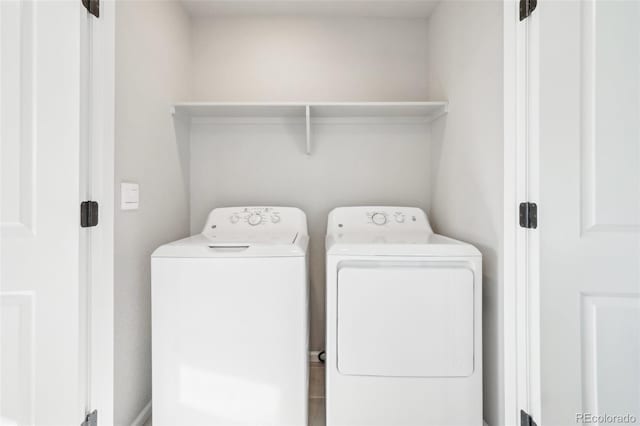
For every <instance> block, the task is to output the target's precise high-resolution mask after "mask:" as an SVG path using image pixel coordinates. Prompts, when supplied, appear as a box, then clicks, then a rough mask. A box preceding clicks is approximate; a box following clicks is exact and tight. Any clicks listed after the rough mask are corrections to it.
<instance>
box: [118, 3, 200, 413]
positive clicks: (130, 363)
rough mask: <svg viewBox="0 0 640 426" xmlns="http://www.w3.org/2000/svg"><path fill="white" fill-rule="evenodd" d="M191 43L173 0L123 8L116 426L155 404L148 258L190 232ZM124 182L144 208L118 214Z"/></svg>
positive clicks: (186, 23)
mask: <svg viewBox="0 0 640 426" xmlns="http://www.w3.org/2000/svg"><path fill="white" fill-rule="evenodd" d="M189 41H190V33H189V19H188V17H187V16H186V15H185V14H184V12H183V11H182V9H181V7H180V6H179V5H178V4H176V3H174V2H173V1H144V2H141V1H119V2H117V5H116V82H115V84H116V100H115V102H116V114H115V123H116V126H115V127H116V128H115V139H116V141H115V145H116V146H115V164H116V169H115V185H116V192H117V194H116V200H115V201H116V211H115V389H114V392H115V424H116V425H130V424H131V422H132V420H133V419H134V418H135V417H136V416H137V415H138V413H139V412H140V411H141V410H142V408H143V407H144V406H145V404H147V403H148V402H149V401H150V399H151V313H150V312H151V305H150V304H151V294H150V277H149V263H150V261H149V256H150V254H151V252H152V251H153V250H154V249H155V248H156V247H157V246H159V245H160V244H162V243H164V242H166V241H171V240H175V239H178V238H180V237H183V236H186V235H187V234H188V233H189V210H188V204H189V198H188V146H183V147H179V146H178V145H176V142H175V136H174V128H173V122H172V120H171V115H170V114H169V106H170V104H171V103H172V102H174V101H175V100H176V99H185V98H188V97H189V93H190V91H189V89H190V87H189V86H190V84H189V80H190V79H189V70H190V65H191V64H190V59H191V58H190V43H189ZM122 181H127V182H138V183H139V184H140V209H139V210H136V211H121V210H119V205H120V196H119V188H120V182H122ZM168 194H170V196H168Z"/></svg>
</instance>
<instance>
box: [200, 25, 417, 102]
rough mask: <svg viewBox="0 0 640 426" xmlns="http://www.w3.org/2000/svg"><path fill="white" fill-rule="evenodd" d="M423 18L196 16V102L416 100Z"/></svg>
mask: <svg viewBox="0 0 640 426" xmlns="http://www.w3.org/2000/svg"><path fill="white" fill-rule="evenodd" d="M426 36H427V27H426V25H425V20H423V19H375V18H327V17H324V18H305V17H282V18H277V17H262V18H237V17H236V18H230V17H226V18H214V19H211V18H209V19H195V20H194V26H193V74H192V75H193V82H194V92H193V93H194V97H195V99H196V100H209V101H214V100H220V101H267V102H269V101H343V100H344V101H384V100H394V101H402V100H423V99H424V97H425V95H426V84H427V80H426V78H425V76H426V74H427V62H426V49H425V47H426Z"/></svg>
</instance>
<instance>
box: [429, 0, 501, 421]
mask: <svg viewBox="0 0 640 426" xmlns="http://www.w3.org/2000/svg"><path fill="white" fill-rule="evenodd" d="M502 7H503V6H502V3H501V2H499V1H483V2H476V1H451V2H448V1H446V2H442V3H440V5H438V6H437V7H436V9H435V10H434V12H433V14H432V15H431V17H430V18H429V21H428V27H429V37H428V39H429V44H428V50H429V73H428V77H429V80H428V81H429V96H430V97H431V98H436V99H437V98H443V99H448V100H449V103H450V104H449V113H448V114H447V116H446V117H444V119H442V120H438V122H437V123H436V124H435V125H434V127H433V128H432V133H431V139H432V145H431V147H432V155H431V168H432V173H433V174H432V188H433V192H432V196H431V212H430V217H431V220H432V222H433V225H434V229H435V231H436V232H438V233H442V234H445V235H450V236H452V237H454V238H458V239H461V240H464V241H468V242H470V243H472V244H474V245H475V246H476V247H477V248H478V249H479V250H480V251H481V252H482V255H483V268H484V276H483V310H484V312H483V339H484V341H483V345H484V350H483V357H484V365H483V367H484V416H485V420H486V421H487V422H488V424H489V425H491V426H498V425H501V424H503V423H504V419H503V415H502V413H503V386H502V383H503V382H502V378H503V365H502V336H503V333H502V310H501V307H502V284H503V277H502V259H503V256H502V242H503V240H502V238H503V144H504V140H503V139H504V138H503V121H502V120H503V105H502V99H503V96H502V93H503V86H502V85H503V79H502V52H503V47H502V46H503V41H502V17H503V12H502Z"/></svg>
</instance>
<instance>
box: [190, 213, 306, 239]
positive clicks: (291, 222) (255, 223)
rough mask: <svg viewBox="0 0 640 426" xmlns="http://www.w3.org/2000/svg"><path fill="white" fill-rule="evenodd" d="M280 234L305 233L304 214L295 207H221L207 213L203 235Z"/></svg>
mask: <svg viewBox="0 0 640 426" xmlns="http://www.w3.org/2000/svg"><path fill="white" fill-rule="evenodd" d="M242 230H250V231H251V232H255V233H261V232H282V231H294V232H301V233H304V234H306V233H307V219H306V216H305V214H304V212H303V211H302V210H300V209H297V208H295V207H272V206H248V207H222V208H218V209H213V210H212V211H211V213H209V217H208V219H207V224H206V225H205V227H204V231H203V233H211V232H225V231H228V232H238V231H242Z"/></svg>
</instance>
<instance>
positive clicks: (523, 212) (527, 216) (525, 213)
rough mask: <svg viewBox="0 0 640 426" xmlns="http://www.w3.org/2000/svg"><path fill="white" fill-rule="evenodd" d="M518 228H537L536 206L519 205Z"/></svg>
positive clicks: (528, 204)
mask: <svg viewBox="0 0 640 426" xmlns="http://www.w3.org/2000/svg"><path fill="white" fill-rule="evenodd" d="M520 226H521V227H522V228H529V229H536V228H537V227H538V205H537V204H536V203H520Z"/></svg>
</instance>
